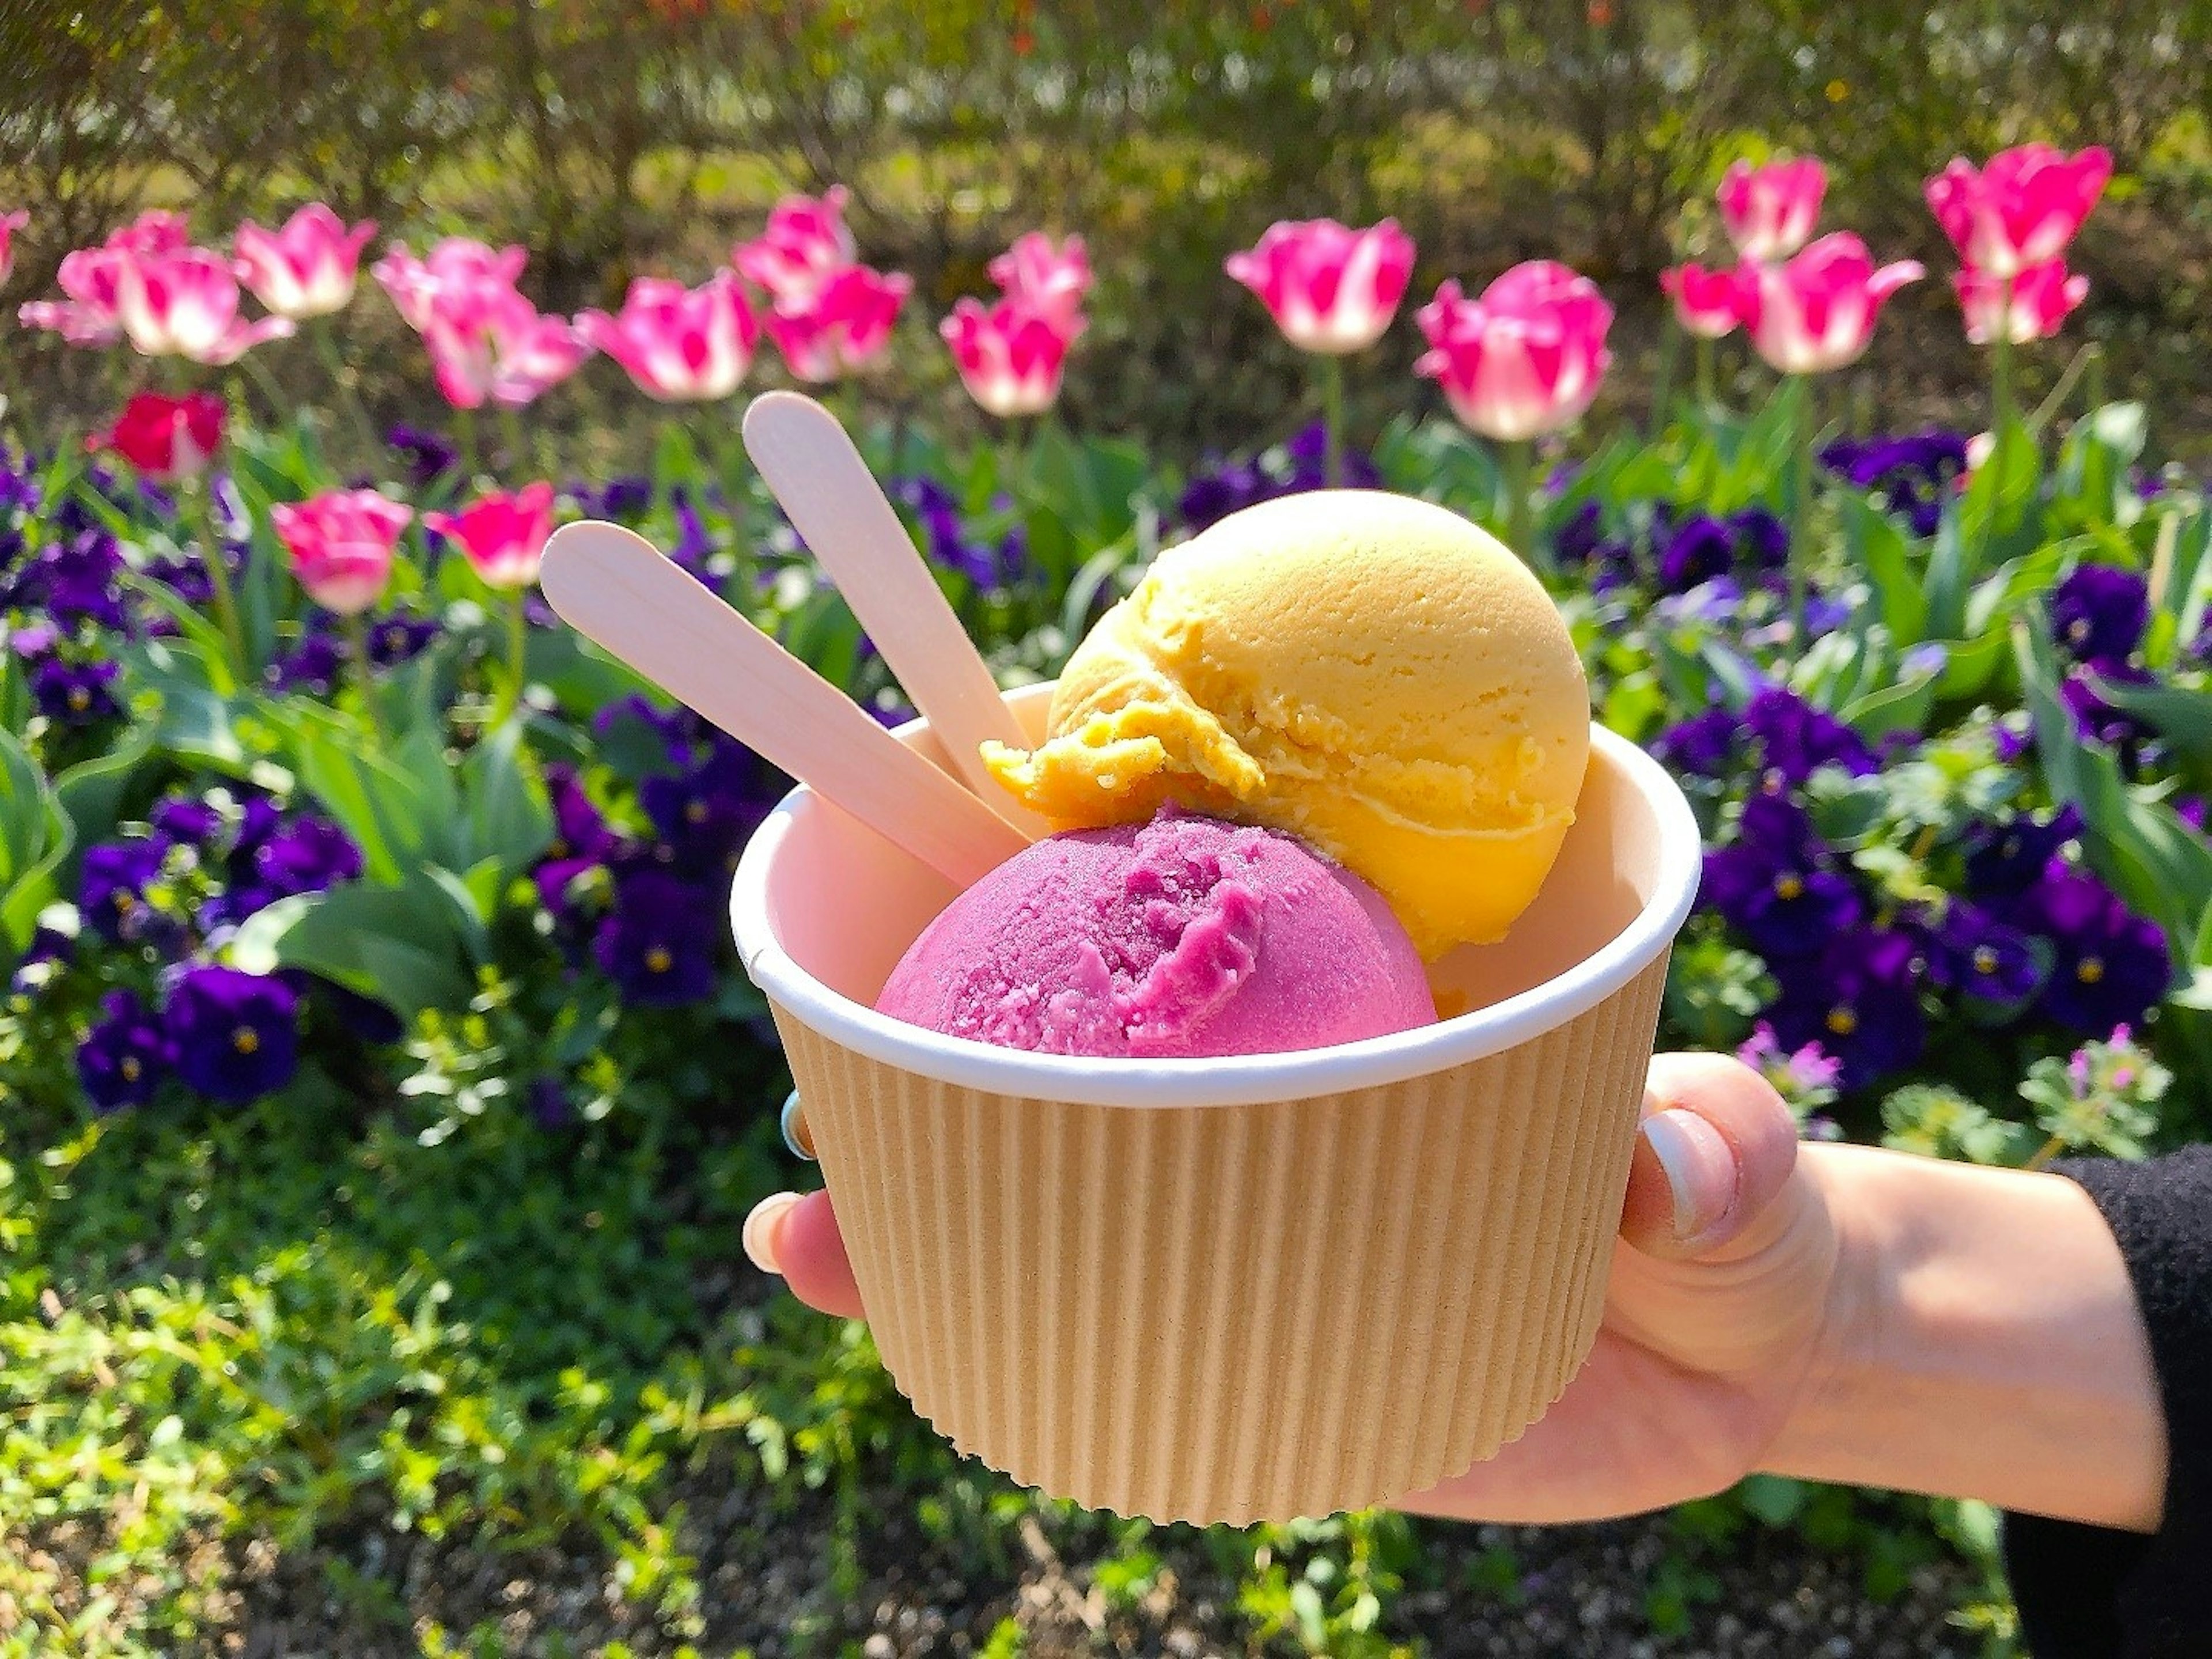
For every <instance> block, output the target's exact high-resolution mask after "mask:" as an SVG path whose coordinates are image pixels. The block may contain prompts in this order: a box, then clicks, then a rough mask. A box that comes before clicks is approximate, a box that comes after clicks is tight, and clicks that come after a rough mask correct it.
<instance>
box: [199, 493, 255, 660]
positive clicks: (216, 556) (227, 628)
mask: <svg viewBox="0 0 2212 1659" xmlns="http://www.w3.org/2000/svg"><path fill="white" fill-rule="evenodd" d="M184 489H185V493H186V494H187V495H190V496H191V498H192V506H193V514H192V516H193V518H194V519H195V520H196V521H197V522H196V523H195V524H194V526H193V528H194V529H196V530H197V532H199V538H200V562H201V563H202V564H203V565H204V566H206V567H207V576H208V592H209V593H210V596H211V597H212V598H213V599H214V601H215V619H216V626H217V627H218V628H220V629H222V642H223V646H224V648H225V649H226V650H228V652H229V653H230V664H229V666H230V672H231V677H232V678H233V679H234V680H235V681H237V683H238V684H240V685H243V684H245V683H246V630H245V629H243V628H242V627H240V624H239V620H238V594H237V592H236V590H235V589H234V588H233V587H232V586H231V583H230V561H229V559H228V557H226V556H225V555H224V552H223V541H222V532H221V531H220V530H219V529H218V528H217V527H216V514H215V478H214V477H213V475H212V474H210V475H209V476H207V477H203V478H200V479H198V480H197V481H196V482H193V483H187V484H185V486H184Z"/></svg>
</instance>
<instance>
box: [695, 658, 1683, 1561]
mask: <svg viewBox="0 0 2212 1659" xmlns="http://www.w3.org/2000/svg"><path fill="white" fill-rule="evenodd" d="M1049 696H1050V688H1049V687H1048V686H1036V687H1030V688H1027V689H1026V690H1022V691H1018V692H1015V693H1012V694H1010V696H1009V699H1008V701H1009V702H1010V703H1011V704H1012V707H1013V708H1015V709H1016V711H1017V713H1018V715H1019V717H1020V718H1021V720H1022V722H1023V724H1024V726H1025V727H1026V728H1027V729H1028V730H1029V732H1030V734H1031V735H1032V737H1033V738H1034V737H1036V736H1041V735H1042V728H1043V725H1044V720H1045V714H1046V710H1047V704H1048V699H1049ZM900 735H901V736H902V738H904V739H905V740H906V741H908V742H909V743H912V744H915V746H917V747H918V748H920V749H921V750H923V751H924V752H926V753H927V754H929V755H931V757H933V758H934V759H937V760H939V761H940V762H941V761H942V760H943V753H942V750H941V748H940V747H939V745H938V744H937V743H936V742H935V740H934V738H932V737H931V735H930V734H929V732H928V731H927V728H926V726H922V725H921V723H919V722H917V723H915V725H913V726H908V727H907V728H906V729H905V730H904V731H902V732H901V734H900ZM1591 738H1592V747H1591V753H1590V767H1589V775H1588V778H1587V780H1586V781H1585V782H1584V784H1583V793H1582V799H1581V801H1580V804H1579V808H1578V811H1577V821H1576V823H1575V826H1574V829H1572V830H1571V832H1570V833H1569V835H1568V836H1567V839H1566V842H1565V847H1564V848H1562V850H1561V852H1560V854H1559V862H1558V864H1557V866H1555V867H1554V868H1553V872H1552V874H1551V878H1550V879H1549V880H1548V881H1547V883H1546V884H1545V887H1544V890H1543V891H1542V893H1541V895H1540V896H1538V898H1537V900H1536V902H1534V904H1533V905H1532V906H1531V907H1530V908H1529V909H1528V912H1527V914H1526V915H1524V916H1523V917H1522V919H1521V921H1519V922H1518V923H1516V926H1515V927H1514V929H1513V932H1512V933H1511V935H1510V937H1509V938H1507V939H1505V940H1504V942H1503V943H1501V944H1498V945H1488V946H1483V947H1468V948H1464V949H1462V950H1460V951H1455V952H1454V953H1453V954H1452V955H1451V956H1449V957H1446V958H1444V959H1443V961H1442V962H1441V963H1437V964H1435V967H1434V969H1433V973H1432V977H1433V978H1434V980H1435V981H1436V983H1437V992H1438V1000H1439V1005H1440V1006H1441V1007H1442V1008H1443V1009H1445V1010H1446V1011H1449V1010H1450V1009H1452V1008H1454V1007H1465V1008H1468V1009H1469V1010H1471V1012H1464V1013H1460V1014H1458V1015H1457V1016H1456V1017H1455V1018H1446V1019H1443V1020H1442V1021H1440V1022H1439V1023H1437V1024H1434V1025H1431V1026H1425V1027H1423V1028H1421V1029H1420V1030H1413V1031H1404V1032H1399V1033H1396V1034H1395V1035H1392V1036H1384V1037H1376V1038H1370V1039H1369V1040H1366V1041H1364V1042H1352V1043H1345V1044H1341V1045H1339V1046H1337V1047H1334V1048H1317V1049H1310V1050H1307V1051H1304V1052H1302V1053H1295V1054H1268V1055H1253V1056H1247V1057H1239V1058H1232V1059H1224V1060H1158V1061H1150V1060H1085V1059H1077V1058H1071V1057H1068V1056H1066V1055H1058V1054H1025V1053H1019V1052H1016V1051H1013V1050H1010V1049H1002V1048H991V1047H988V1046H986V1045H984V1044H981V1043H975V1042H965V1041H963V1040H960V1039H957V1038H953V1037H948V1036H939V1035H938V1034H936V1033H934V1032H930V1031H925V1030H921V1029H919V1028H917V1027H915V1026H911V1025H908V1024H903V1023H902V1022H900V1021H897V1020H894V1019H890V1018H885V1017H884V1016H883V1015H880V1014H878V1013H876V1012H874V1010H873V1007H872V1004H873V1002H874V1000H875V997H876V995H877V993H878V991H879V990H880V989H881V987H882V986H883V983H884V979H885V978H886V977H887V976H888V975H889V974H890V969H891V968H892V966H893V964H894V963H896V962H897V960H898V958H899V957H900V956H901V955H902V953H903V952H904V951H905V949H906V947H907V945H908V944H909V943H911V942H912V941H913V939H915V936H916V935H917V934H918V933H920V932H921V929H922V927H923V926H924V925H925V924H926V923H927V922H928V921H929V920H930V919H931V918H932V917H933V916H934V915H936V914H937V913H938V912H939V910H940V909H942V908H944V907H945V904H946V903H947V902H949V901H950V900H951V898H952V896H953V892H952V890H951V886H950V885H949V884H947V883H946V882H945V880H944V879H943V878H941V877H939V876H937V875H934V874H933V873H932V872H930V871H928V870H927V869H926V868H924V867H923V866H921V865H920V864H918V863H916V862H915V861H914V860H911V859H909V858H908V857H907V856H906V855H905V854H902V853H901V852H899V851H898V850H897V849H896V848H893V847H892V846H890V844H889V843H888V842H884V840H883V839H882V838H881V837H879V836H877V835H876V834H875V833H874V832H873V831H872V830H870V829H866V828H865V827H863V826H862V825H861V824H860V823H858V822H857V821H856V820H854V819H853V818H851V817H848V816H847V815H846V814H845V813H843V812H842V811H838V810H837V809H836V807H833V806H831V805H829V804H828V803H827V802H825V801H823V800H822V799H819V798H818V797H817V796H815V795H813V794H812V793H810V792H809V791H807V790H805V789H799V790H797V791H795V792H793V794H792V795H791V796H790V797H789V798H788V799H786V800H785V801H784V802H783V803H782V805H780V806H779V807H778V808H777V809H776V811H775V813H774V814H773V815H771V817H769V820H768V822H767V823H765V824H763V826H762V828H761V829H760V830H759V832H758V833H757V835H756V836H754V837H753V839H752V841H751V842H750V844H749V845H748V846H747V847H746V848H745V852H744V858H743V860H741V861H740V863H739V866H738V874H737V880H736V884H735V887H734V890H733V892H732V915H733V919H734V921H735V925H736V930H737V938H738V949H739V951H740V953H741V955H742V957H743V958H744V964H745V968H746V970H747V972H748V973H750V975H751V976H752V978H753V980H754V981H755V983H757V985H759V987H761V989H762V990H763V992H764V993H766V994H767V996H768V999H769V1004H770V1006H771V1007H772V1009H773V1011H774V1013H775V1021H776V1026H777V1029H778V1030H780V1031H781V1034H782V1036H783V1041H784V1046H785V1049H786V1052H787V1054H788V1056H789V1059H790V1061H791V1067H792V1073H793V1078H794V1079H795V1080H796V1082H797V1084H798V1085H799V1094H800V1097H801V1098H802V1100H803V1101H804V1103H805V1115H806V1124H807V1127H808V1129H809V1130H810V1132H811V1135H812V1138H813V1141H814V1145H815V1147H816V1149H817V1152H818V1154H819V1156H820V1158H821V1163H822V1170H823V1176H824V1178H825V1179H826V1181H827V1182H828V1184H829V1194H830V1197H831V1200H832V1201H833V1202H834V1203H835V1205H836V1211H837V1218H838V1222H839V1225H840V1226H841V1228H842V1231H843V1233H844V1237H845V1241H846V1244H847V1246H848V1249H849V1250H850V1252H851V1255H852V1260H853V1271H854V1277H855V1278H856V1279H858V1281H859V1284H860V1294H861V1297H862V1298H863V1300H864V1301H865V1302H866V1304H867V1310H868V1317H869V1321H870V1322H871V1324H872V1327H873V1328H874V1332H875V1338H876V1345H877V1347H878V1351H879V1352H881V1353H882V1355H883V1359H884V1364H885V1365H886V1366H888V1367H889V1368H890V1374H891V1376H892V1377H893V1379H894V1380H895V1381H896V1383H897V1384H898V1387H899V1389H901V1391H902V1392H903V1393H904V1394H905V1395H906V1396H907V1397H908V1399H909V1400H910V1401H913V1403H914V1407H915V1410H916V1411H917V1412H919V1413H921V1415H922V1416H923V1417H925V1418H927V1419H928V1420H929V1421H930V1422H931V1423H932V1424H933V1425H935V1426H936V1428H937V1429H938V1431H939V1432H941V1433H942V1434H944V1435H945V1437H946V1438H947V1439H949V1440H951V1442H952V1443H953V1444H954V1445H955V1446H957V1447H958V1448H959V1449H961V1450H962V1451H963V1452H968V1453H971V1454H973V1455H975V1456H976V1457H978V1458H980V1459H981V1460H982V1461H983V1462H986V1463H987V1464H989V1465H990V1466H991V1467H992V1468H996V1469H1000V1470H1003V1471H1004V1472H1005V1473H1006V1474H1009V1475H1011V1476H1012V1477H1013V1478H1014V1479H1015V1480H1018V1481H1020V1482H1022V1483H1024V1485H1028V1486H1036V1487H1038V1488H1041V1489H1042V1491H1044V1492H1047V1493H1049V1494H1051V1495H1052V1496H1054V1497H1056V1498H1070V1499H1073V1500H1074V1501H1075V1502H1077V1503H1079V1504H1084V1505H1085V1506H1086V1507H1089V1508H1092V1509H1102V1510H1114V1511H1115V1512H1117V1513H1119V1514H1121V1515H1125V1516H1139V1515H1140V1516H1148V1517H1150V1518H1152V1519H1153V1520H1156V1521H1168V1520H1181V1521H1192V1522H1228V1523H1230V1524H1232V1525H1241V1524H1243V1523H1246V1522H1252V1521H1257V1520H1281V1519H1285V1518H1288V1517H1291V1516H1302V1515H1322V1514H1327V1513H1329V1512H1332V1511H1334V1510H1343V1509H1353V1508H1360V1507H1364V1506H1366V1505H1369V1504H1378V1503H1385V1502H1388V1501H1389V1500H1391V1499H1394V1498H1401V1497H1403V1496H1405V1495H1406V1494H1407V1493H1410V1492H1416V1491H1418V1490H1419V1489H1421V1488H1423V1487H1425V1486H1431V1485H1433V1484H1435V1483H1436V1482H1437V1481H1439V1480H1445V1479H1447V1478H1449V1477H1450V1476H1453V1475H1456V1474H1463V1473H1465V1472H1466V1471H1467V1469H1468V1468H1470V1467H1471V1466H1472V1465H1473V1464H1474V1463H1476V1462H1480V1460H1482V1459H1484V1458H1486V1457H1489V1456H1491V1455H1493V1454H1494V1453H1495V1452H1496V1451H1497V1450H1498V1448H1499V1447H1501V1446H1503V1445H1504V1444H1505V1443H1507V1442H1508V1441H1510V1440H1512V1439H1513V1438H1515V1437H1516V1436H1518V1435H1519V1434H1520V1433H1521V1432H1522V1430H1523V1429H1525V1428H1526V1427H1527V1426H1528V1425H1529V1424H1530V1423H1531V1422H1533V1421H1534V1420H1535V1419H1536V1418H1538V1417H1539V1416H1541V1414H1542V1413H1543V1412H1544V1410H1545V1408H1546V1407H1547V1406H1549V1405H1550V1403H1551V1402H1552V1401H1553V1400H1555V1399H1557V1398H1558V1397H1559V1393H1560V1391H1561V1390H1562V1389H1564V1388H1565V1386H1566V1384H1567V1382H1568V1380H1569V1379H1570V1378H1571V1376H1573V1375H1574V1374H1575V1371H1576V1370H1577V1368H1578V1367H1579V1366H1580V1365H1581V1364H1582V1362H1583V1358H1584V1357H1585V1356H1586V1355H1587V1354H1588V1352H1589V1346H1590V1344H1591V1342H1592V1340H1594V1339H1595V1335H1596V1333H1597V1327H1598V1321H1599V1317H1600V1316H1601V1312H1602V1311H1603V1308H1604V1302H1605V1285H1606V1277H1607V1268H1608V1266H1609V1263H1610V1261H1611V1250H1612V1244H1613V1234H1614V1232H1615V1231H1616V1229H1617V1227H1618V1225H1619V1223H1620V1206H1621V1198H1622V1194H1623V1192H1624V1191H1625V1189H1626V1182H1627V1176H1628V1160H1629V1153H1630V1150H1631V1148H1632V1145H1633V1142H1634V1139H1635V1133H1636V1124H1637V1115H1638V1106H1639V1104H1640V1103H1641V1100H1642V1094H1643V1085H1644V1062H1645V1060H1647V1059H1648V1058H1649V1056H1650V1052H1651V1043H1652V1038H1653V1035H1654V1032H1655V1030H1656V1025H1657V1020H1658V1009H1659V995H1660V990H1661V987H1662V982H1663V981H1664V979H1665V975H1666V970H1667V954H1668V947H1669V945H1670V943H1671V941H1672V940H1673V939H1674V934H1675V933H1676V931H1677V930H1678V929H1679V928H1680V926H1681V924H1682V921H1683V919H1684V917H1685V916H1686V915H1687V914H1688V912H1689V908H1690V903H1691V900H1692V896H1694V894H1695V891H1696V889H1697V883H1698V874H1699V859H1700V854H1699V836H1698V829H1697V825H1696V823H1695V821H1694V820H1693V819H1692V817H1691V814H1690V810H1689V806H1688V805H1687V803H1686V801H1684V799H1682V795H1681V792H1680V790H1679V789H1677V788H1676V787H1674V782H1673V781H1672V780H1670V779H1669V778H1668V776H1667V775H1666V774H1665V773H1664V772H1662V770H1661V769H1659V767H1658V766H1657V765H1656V764H1655V763H1653V762H1652V761H1651V760H1650V759H1649V758H1648V757H1645V756H1644V754H1643V753H1642V752H1641V751H1639V750H1637V749H1636V748H1635V747H1634V746H1633V745H1632V744H1629V743H1627V742H1626V741H1624V740H1623V739H1621V738H1618V737H1615V736H1614V735H1613V734H1612V733H1611V732H1607V731H1604V730H1603V729H1595V730H1593V732H1592V733H1591Z"/></svg>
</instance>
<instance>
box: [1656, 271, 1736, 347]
mask: <svg viewBox="0 0 2212 1659" xmlns="http://www.w3.org/2000/svg"><path fill="white" fill-rule="evenodd" d="M1659 286H1660V287H1661V288H1662V289H1666V290H1667V292H1668V294H1670V295H1673V296H1674V315H1675V317H1676V318H1677V319H1679V320H1680V323H1681V325H1682V326H1683V327H1684V328H1686V329H1687V330H1689V331H1690V332H1691V333H1692V334H1696V335H1699V336H1701V337H1704V338H1705V339H1708V340H1717V339H1719V338H1720V337H1721V336H1723V334H1732V333H1734V332H1735V326H1736V325H1737V324H1738V323H1740V322H1741V321H1742V320H1743V319H1742V318H1741V317H1739V316H1737V315H1736V309H1735V291H1736V281H1735V272H1734V271H1733V270H1706V269H1705V267H1704V266H1703V265H1699V264H1679V265H1676V266H1675V267H1674V269H1673V270H1668V271H1662V273H1661V274H1660V277H1659Z"/></svg>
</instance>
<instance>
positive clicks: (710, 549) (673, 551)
mask: <svg viewBox="0 0 2212 1659" xmlns="http://www.w3.org/2000/svg"><path fill="white" fill-rule="evenodd" d="M668 508H669V511H670V512H671V513H674V514H675V515H676V531H677V535H676V545H675V546H673V547H671V548H670V549H669V550H668V556H669V557H670V558H671V560H673V561H674V562H676V563H677V564H678V565H680V566H682V567H683V568H684V569H686V570H688V571H690V573H691V574H693V575H694V576H696V577H697V578H698V579H699V580H701V581H702V582H703V581H705V580H707V561H708V559H710V558H712V557H713V556H714V538H713V537H712V536H710V535H708V533H707V524H706V520H703V519H702V518H701V517H700V516H699V509H698V507H696V506H695V505H694V504H693V502H692V500H691V492H690V490H688V489H678V490H675V491H672V492H671V494H670V496H669V500H668Z"/></svg>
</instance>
